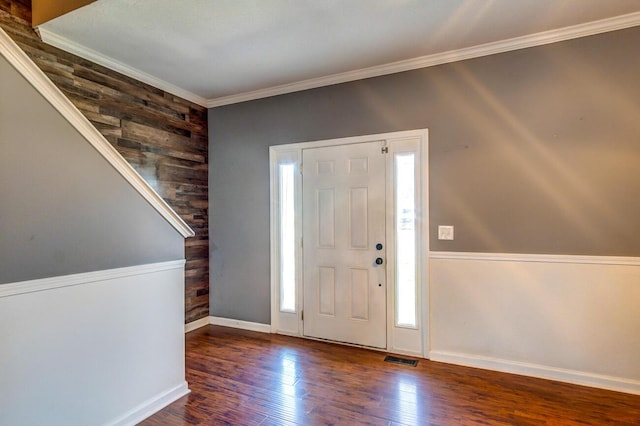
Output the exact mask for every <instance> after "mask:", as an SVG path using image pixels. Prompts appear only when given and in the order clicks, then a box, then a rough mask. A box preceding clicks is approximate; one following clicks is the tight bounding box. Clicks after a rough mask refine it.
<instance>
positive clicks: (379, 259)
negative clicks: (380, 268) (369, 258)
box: [376, 257, 383, 265]
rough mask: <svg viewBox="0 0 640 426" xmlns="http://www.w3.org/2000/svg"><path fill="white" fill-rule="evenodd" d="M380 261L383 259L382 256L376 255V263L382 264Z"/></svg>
mask: <svg viewBox="0 0 640 426" xmlns="http://www.w3.org/2000/svg"><path fill="white" fill-rule="evenodd" d="M382 262H383V260H382V258H381V257H378V258H377V259H376V265H382Z"/></svg>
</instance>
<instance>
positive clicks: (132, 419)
mask: <svg viewBox="0 0 640 426" xmlns="http://www.w3.org/2000/svg"><path fill="white" fill-rule="evenodd" d="M190 392H191V391H190V390H189V387H188V384H187V382H182V383H181V384H179V385H178V386H176V387H174V388H172V389H169V390H167V391H165V392H162V393H160V394H159V395H157V396H156V397H154V398H151V399H149V400H147V401H145V402H143V403H142V404H140V405H139V406H137V407H135V408H134V409H132V410H131V411H129V412H127V413H125V414H124V415H123V416H121V417H119V418H117V419H116V420H113V421H112V422H109V423H107V424H108V425H112V426H129V425H131V426H133V425H135V424H138V423H140V422H141V421H142V420H144V419H146V418H147V417H150V416H151V415H153V414H155V413H157V412H158V411H160V410H162V409H163V408H165V407H166V406H167V405H169V404H171V403H172V402H174V401H176V400H178V399H180V398H182V397H183V396H185V395H188V394H189V393H190Z"/></svg>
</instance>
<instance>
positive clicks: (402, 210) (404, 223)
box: [394, 153, 416, 327]
mask: <svg viewBox="0 0 640 426" xmlns="http://www.w3.org/2000/svg"><path fill="white" fill-rule="evenodd" d="M394 190H395V191H394V192H395V194H396V199H395V206H396V211H395V218H396V296H397V297H396V325H398V326H404V327H415V326H416V214H415V211H416V197H415V154H414V153H402V154H396V155H395V188H394Z"/></svg>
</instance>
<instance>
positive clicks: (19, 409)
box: [0, 260, 189, 425]
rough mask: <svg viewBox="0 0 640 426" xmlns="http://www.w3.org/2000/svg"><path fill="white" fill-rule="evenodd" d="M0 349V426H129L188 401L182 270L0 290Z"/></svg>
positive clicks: (116, 273)
mask: <svg viewBox="0 0 640 426" xmlns="http://www.w3.org/2000/svg"><path fill="white" fill-rule="evenodd" d="M0 345H1V346H0V378H1V379H0V401H2V402H1V405H2V409H0V424H3V425H5V424H6V425H22V424H25V425H26V424H48V425H89V424H117V425H130V424H131V425H132V424H135V423H137V422H139V421H141V420H143V419H144V418H146V417H147V416H149V415H151V414H153V413H154V412H156V411H158V410H159V409H161V408H163V407H164V406H166V405H168V404H169V403H171V402H172V401H174V400H175V399H177V398H180V397H181V396H183V395H185V394H187V393H188V392H189V390H188V388H187V383H186V381H185V370H184V260H180V261H172V262H163V263H158V264H152V265H143V266H134V267H128V268H119V269H113V270H108V271H98V272H90V273H83V274H75V275H69V276H64V277H55V278H47V279H41V280H34V281H28V282H21V283H13V284H5V285H0Z"/></svg>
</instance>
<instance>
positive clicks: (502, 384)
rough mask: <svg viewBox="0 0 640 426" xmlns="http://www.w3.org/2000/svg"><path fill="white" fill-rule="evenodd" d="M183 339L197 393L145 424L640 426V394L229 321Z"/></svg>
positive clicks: (202, 329)
mask: <svg viewBox="0 0 640 426" xmlns="http://www.w3.org/2000/svg"><path fill="white" fill-rule="evenodd" d="M186 341H187V343H186V353H187V361H186V365H187V380H188V382H189V387H190V388H191V391H192V392H191V394H190V395H188V396H185V397H183V398H181V399H179V400H178V401H176V402H174V403H173V404H171V405H170V406H169V407H167V408H165V409H164V410H162V411H160V412H159V413H156V414H155V415H154V416H152V417H151V418H149V419H147V420H146V421H144V422H143V423H142V424H143V425H147V426H153V425H183V424H214V425H217V424H227V425H261V426H270V425H360V424H364V425H414V424H415V425H629V426H630V425H640V396H636V395H628V394H623V393H617V392H610V391H605V390H599V389H593V388H588V387H582V386H575V385H570V384H566V383H559V382H552V381H547V380H541V379H534V378H529V377H524V376H517V375H512V374H504V373H497V372H492V371H486V370H479V369H474V368H466V367H459V366H454V365H448V364H443V363H436V362H430V361H427V360H422V359H421V360H420V362H419V363H418V366H417V367H409V366H402V365H396V364H391V363H388V362H384V361H383V359H384V354H383V353H380V352H374V351H368V350H364V349H357V348H351V347H344V346H339V345H333V344H329V343H321V342H315V341H309V340H304V339H297V338H293V337H286V336H279V335H272V334H262V333H254V332H249V331H242V330H235V329H229V328H224V327H215V326H207V327H204V328H201V329H198V330H196V331H192V332H191V333H189V334H187V337H186Z"/></svg>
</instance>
